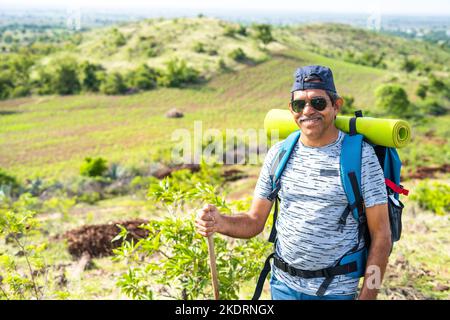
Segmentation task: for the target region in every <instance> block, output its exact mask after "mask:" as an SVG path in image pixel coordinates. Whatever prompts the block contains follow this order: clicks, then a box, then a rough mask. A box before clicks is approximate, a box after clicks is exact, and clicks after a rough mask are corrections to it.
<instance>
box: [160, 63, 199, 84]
mask: <svg viewBox="0 0 450 320" xmlns="http://www.w3.org/2000/svg"><path fill="white" fill-rule="evenodd" d="M198 79H199V72H198V71H197V70H195V69H193V68H191V67H188V66H187V64H186V61H185V60H179V59H173V60H170V61H169V62H167V63H166V70H165V72H162V74H161V75H160V76H159V78H158V84H160V85H162V86H164V87H181V86H183V85H184V84H189V83H195V82H197V81H198Z"/></svg>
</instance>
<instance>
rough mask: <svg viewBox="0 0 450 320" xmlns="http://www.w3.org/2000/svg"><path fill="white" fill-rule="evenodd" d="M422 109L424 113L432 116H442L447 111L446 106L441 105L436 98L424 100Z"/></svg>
mask: <svg viewBox="0 0 450 320" xmlns="http://www.w3.org/2000/svg"><path fill="white" fill-rule="evenodd" d="M423 110H424V112H425V113H426V114H429V115H433V116H442V115H444V114H446V113H447V111H448V110H447V108H445V107H444V106H442V105H441V104H440V103H439V102H438V101H437V100H434V99H429V100H427V101H425V106H424V107H423Z"/></svg>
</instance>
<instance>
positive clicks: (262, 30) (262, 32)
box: [253, 24, 274, 44]
mask: <svg viewBox="0 0 450 320" xmlns="http://www.w3.org/2000/svg"><path fill="white" fill-rule="evenodd" d="M253 29H254V30H255V38H256V39H259V40H261V41H262V43H264V44H268V43H269V42H272V41H274V38H273V36H272V26H271V25H270V24H255V25H253Z"/></svg>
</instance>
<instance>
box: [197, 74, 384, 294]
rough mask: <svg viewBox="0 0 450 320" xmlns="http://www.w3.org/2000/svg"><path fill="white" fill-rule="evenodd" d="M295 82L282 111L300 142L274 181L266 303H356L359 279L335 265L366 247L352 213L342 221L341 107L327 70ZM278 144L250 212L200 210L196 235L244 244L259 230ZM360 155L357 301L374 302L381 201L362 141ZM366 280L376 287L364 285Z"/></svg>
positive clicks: (380, 186)
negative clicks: (365, 235)
mask: <svg viewBox="0 0 450 320" xmlns="http://www.w3.org/2000/svg"><path fill="white" fill-rule="evenodd" d="M294 78H295V79H294V84H293V87H292V90H291V102H290V103H289V109H290V111H291V113H292V116H293V118H294V119H295V122H296V123H297V124H298V126H299V128H300V131H301V136H300V139H299V140H298V142H297V143H296V145H295V146H294V149H293V151H292V153H291V155H290V157H289V160H288V161H287V163H286V167H285V169H284V171H283V173H282V175H281V180H280V181H281V187H280V189H279V192H278V194H277V196H278V198H279V200H280V206H279V216H278V219H277V220H276V231H277V237H276V241H275V255H274V256H273V259H274V260H273V264H272V267H271V269H272V275H271V280H270V284H271V295H272V299H296V300H297V299H298V300H311V299H337V300H351V299H354V298H355V297H356V293H357V287H358V283H359V279H358V278H355V277H351V276H350V275H349V272H348V271H349V270H347V271H345V270H342V268H339V267H338V263H339V262H340V261H341V259H342V258H343V257H345V256H346V255H347V254H348V253H349V252H351V251H352V250H359V249H360V248H363V247H364V245H365V244H364V239H362V240H361V238H360V237H359V232H358V226H359V225H358V222H357V221H356V220H355V219H354V218H353V216H352V215H351V214H350V215H345V216H344V215H343V212H345V210H346V207H347V206H348V201H347V197H346V194H345V191H344V189H343V185H342V181H341V177H340V170H339V169H340V154H341V149H342V142H343V139H344V136H345V133H344V132H342V131H340V130H338V129H337V128H336V126H335V125H334V120H335V118H336V115H337V114H338V112H339V110H340V108H341V107H342V104H343V100H342V98H340V97H339V96H338V94H337V92H336V88H335V85H334V79H333V74H332V72H331V70H330V69H329V68H327V67H323V66H306V67H302V68H299V69H297V70H296V72H295V74H294ZM282 143H283V141H281V142H279V143H277V144H276V145H274V146H273V147H272V148H271V149H270V150H269V152H268V154H267V156H266V158H265V161H264V165H263V167H262V170H261V173H260V176H259V179H258V182H257V185H256V188H255V192H254V198H253V202H252V206H251V208H250V210H249V212H246V213H242V214H236V215H232V216H227V215H222V214H221V213H220V212H219V211H218V210H217V208H215V207H214V206H212V205H207V206H205V207H204V208H203V210H201V211H200V212H199V213H198V214H197V218H196V225H197V230H198V232H199V233H200V234H201V235H203V236H210V235H211V234H212V233H214V232H219V233H221V234H224V235H228V236H231V237H236V238H250V237H253V236H255V235H257V234H259V233H260V232H261V231H262V230H263V228H264V225H265V223H266V220H267V217H268V216H269V213H270V210H271V208H272V205H273V203H274V201H273V195H272V191H273V188H272V186H273V185H272V176H273V171H272V170H273V163H274V161H275V159H276V156H277V154H278V151H279V150H280V147H281V146H282ZM361 154H362V167H361V193H362V198H363V199H364V206H365V215H366V219H367V227H368V232H369V233H370V238H371V242H370V247H369V250H368V257H367V264H366V265H367V268H366V270H365V280H364V283H363V286H362V288H361V291H360V294H359V299H375V298H376V296H377V293H378V289H379V285H380V284H381V280H382V277H383V274H384V271H385V268H386V264H387V261H388V256H389V252H390V249H391V237H390V226H389V217H388V209H387V194H386V186H385V183H384V175H383V171H382V169H381V167H380V165H379V162H378V159H377V157H376V155H375V152H374V150H373V148H372V147H371V146H370V145H369V144H367V143H365V142H364V143H363V146H362V153H361ZM343 217H345V219H343ZM340 222H342V223H341V225H339V223H340ZM338 271H339V272H338ZM363 273H364V270H363ZM373 273H374V274H373ZM373 275H375V277H376V278H377V279H376V281H375V282H376V284H377V285H371V284H373V283H372V282H369V281H368V279H369V278H370V276H373Z"/></svg>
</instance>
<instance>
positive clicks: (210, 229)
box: [195, 204, 221, 237]
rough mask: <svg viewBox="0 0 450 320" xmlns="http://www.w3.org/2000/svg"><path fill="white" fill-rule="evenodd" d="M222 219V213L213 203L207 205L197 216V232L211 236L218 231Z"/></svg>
mask: <svg viewBox="0 0 450 320" xmlns="http://www.w3.org/2000/svg"><path fill="white" fill-rule="evenodd" d="M220 221H221V214H220V212H219V210H217V208H216V207H215V206H214V205H212V204H207V205H205V206H204V207H203V208H202V209H201V210H200V211H199V212H198V213H197V216H196V218H195V227H196V228H197V232H198V233H200V234H201V235H202V236H204V237H209V236H210V235H212V234H213V233H214V232H216V231H218V223H219V222H220Z"/></svg>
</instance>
